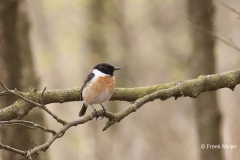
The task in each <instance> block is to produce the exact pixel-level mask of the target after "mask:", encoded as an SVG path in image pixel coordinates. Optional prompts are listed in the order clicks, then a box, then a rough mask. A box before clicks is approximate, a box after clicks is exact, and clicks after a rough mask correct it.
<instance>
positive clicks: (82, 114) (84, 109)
mask: <svg viewBox="0 0 240 160" xmlns="http://www.w3.org/2000/svg"><path fill="white" fill-rule="evenodd" d="M86 111H87V105H86V104H85V103H83V106H82V109H81V110H80V112H79V117H82V116H84V115H85V113H86Z"/></svg>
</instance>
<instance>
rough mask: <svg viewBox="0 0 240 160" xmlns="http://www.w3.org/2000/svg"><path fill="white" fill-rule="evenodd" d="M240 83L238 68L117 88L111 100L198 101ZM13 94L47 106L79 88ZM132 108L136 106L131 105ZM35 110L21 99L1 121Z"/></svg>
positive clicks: (69, 96) (62, 100)
mask: <svg viewBox="0 0 240 160" xmlns="http://www.w3.org/2000/svg"><path fill="white" fill-rule="evenodd" d="M1 83H2V82H1ZM239 83H240V70H239V69H237V70H232V71H229V72H225V73H221V74H213V75H206V76H199V77H198V78H197V79H192V80H186V81H180V82H174V83H167V84H158V85H152V86H147V87H137V88H116V89H115V92H114V94H113V96H112V97H111V99H110V100H120V101H128V102H134V101H136V100H138V101H139V100H141V99H140V98H142V99H143V98H144V97H145V96H147V97H149V96H151V95H155V94H157V93H158V96H154V99H156V98H157V99H161V100H165V99H168V98H170V97H175V98H178V97H181V96H185V97H186V96H188V97H192V98H195V97H197V96H198V95H199V94H200V93H202V92H206V91H214V90H217V89H220V88H230V89H232V90H233V89H234V87H235V86H236V85H237V84H239ZM13 92H17V94H18V95H20V96H23V97H24V98H26V99H27V100H30V101H33V102H35V103H38V104H44V105H46V104H50V103H65V102H71V101H79V100H80V98H79V95H80V88H79V87H76V88H72V89H62V90H47V91H45V92H44V95H42V91H37V89H35V88H33V87H30V88H29V91H28V92H20V91H16V90H15V91H13ZM153 93H154V94H153ZM1 95H4V96H6V93H5V91H4V92H0V96H1ZM145 98H146V97H145ZM154 99H153V100H154ZM133 105H134V104H132V105H131V106H133ZM34 107H36V105H34V104H33V103H29V102H27V101H25V100H23V99H21V98H20V99H18V100H17V101H16V102H15V103H13V104H12V105H10V106H8V107H6V108H3V109H1V110H0V121H8V120H12V119H15V118H18V119H20V118H22V117H24V116H25V115H27V114H28V112H29V111H30V110H31V109H32V108H34ZM122 112H123V111H122Z"/></svg>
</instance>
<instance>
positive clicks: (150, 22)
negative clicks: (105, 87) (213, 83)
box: [0, 0, 240, 160]
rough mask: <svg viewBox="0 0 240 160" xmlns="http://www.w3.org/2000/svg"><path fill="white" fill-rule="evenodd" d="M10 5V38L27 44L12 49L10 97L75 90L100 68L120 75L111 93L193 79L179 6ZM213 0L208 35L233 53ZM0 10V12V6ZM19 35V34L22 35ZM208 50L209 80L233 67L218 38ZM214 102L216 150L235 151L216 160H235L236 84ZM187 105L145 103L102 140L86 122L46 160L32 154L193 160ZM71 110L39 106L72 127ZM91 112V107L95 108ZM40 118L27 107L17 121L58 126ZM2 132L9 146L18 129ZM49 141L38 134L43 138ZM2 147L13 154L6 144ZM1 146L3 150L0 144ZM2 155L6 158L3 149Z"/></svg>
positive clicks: (42, 1) (228, 20) (235, 30)
mask: <svg viewBox="0 0 240 160" xmlns="http://www.w3.org/2000/svg"><path fill="white" fill-rule="evenodd" d="M18 2H19V3H18V4H17V5H16V6H15V7H17V9H18V11H20V14H19V16H20V18H21V21H20V22H18V23H17V24H16V25H18V26H20V29H19V30H20V32H19V31H18V32H17V33H18V35H17V36H18V37H19V38H18V41H19V42H23V43H24V42H26V40H27V39H28V36H29V38H30V39H29V44H30V46H28V45H26V44H22V45H21V46H24V47H20V48H19V52H20V53H21V54H22V55H23V56H22V58H23V57H24V58H23V59H24V63H22V64H21V65H19V66H21V67H22V68H23V75H22V79H23V80H21V83H22V87H18V85H17V83H19V81H18V77H19V76H20V75H17V74H13V75H15V76H16V77H15V78H14V77H13V78H12V79H15V82H12V85H10V84H6V85H8V86H12V89H13V88H15V87H16V88H18V90H23V91H27V89H28V87H29V86H30V85H33V86H34V87H37V88H38V89H39V90H42V89H43V88H44V87H45V86H46V87H47V89H67V88H73V87H81V85H82V84H83V81H84V79H85V77H86V75H87V74H88V72H89V70H90V69H91V68H92V67H93V66H94V65H95V64H97V63H99V62H103V61H105V62H109V63H111V64H113V65H115V66H119V67H122V69H121V70H120V71H118V72H116V73H115V77H116V80H117V87H124V88H128V87H139V86H148V85H153V84H160V83H169V82H175V81H181V80H187V79H190V78H197V76H198V75H196V76H194V77H193V74H192V73H193V72H196V70H194V67H192V66H191V62H193V60H194V56H192V53H191V52H192V51H193V50H194V48H193V46H194V45H193V43H194V42H193V40H192V39H191V32H190V30H191V29H190V27H191V25H193V24H192V22H191V21H190V20H189V19H188V17H189V15H188V5H189V4H188V1H183V0H181V1H173V0H152V1H147V0H139V1H137V0H128V1H124V0H123V1H116V0H112V1H101V0H99V1H95V0H71V1H68V0H57V1H56V0H51V1H49V0H38V1H35V0H25V1H18ZM213 2H214V3H213V5H214V7H215V17H214V19H213V27H214V29H215V33H216V34H218V35H219V36H220V37H222V38H223V39H226V40H228V41H230V42H232V43H234V44H238V46H240V32H239V28H240V20H239V17H238V16H237V15H236V14H234V13H233V12H231V11H230V10H228V9H226V8H225V7H223V6H222V5H220V4H219V3H215V1H213ZM222 2H224V3H225V4H228V5H229V6H232V7H233V8H235V9H236V10H238V11H240V1H239V0H222ZM0 9H2V8H1V4H0ZM2 13H3V12H2ZM0 16H1V17H4V16H5V15H0ZM9 19H11V17H9ZM21 22H22V23H21ZM13 25H15V24H13ZM10 29H11V28H9V30H10ZM28 29H29V35H28V34H27V33H28V32H27V31H26V30H28ZM10 31H11V30H10ZM196 32H197V30H196ZM21 38H26V39H25V40H23V39H21ZM12 43H13V42H12V41H11V42H10V44H11V45H13V44H12ZM215 43H216V44H215V46H214V56H215V63H214V62H213V63H212V64H213V65H214V66H215V71H214V72H215V73H220V72H225V71H229V70H232V69H237V68H239V64H240V59H239V54H240V53H239V52H237V51H236V50H234V49H232V48H231V47H229V46H228V45H226V44H223V43H222V42H220V41H218V40H216V41H215ZM28 52H32V55H28V54H27V53H28ZM13 57H14V58H13ZM13 57H12V58H9V57H8V60H9V59H14V60H16V59H17V57H16V56H13ZM29 57H30V59H28V58H29ZM19 59H21V57H20V58H19ZM196 59H197V58H195V60H196ZM0 62H1V63H3V62H4V59H0ZM12 63H15V62H11V64H12ZM208 63H211V62H208ZM200 66H202V67H205V64H204V63H201V64H200ZM0 67H1V64H0ZM200 74H201V73H200ZM202 74H204V73H202ZM4 75H7V73H6V74H2V75H1V76H2V77H1V79H4ZM33 75H35V76H33ZM6 77H10V76H5V78H6ZM9 83H10V82H9ZM203 94H205V93H203ZM209 94H214V93H213V92H211V93H209ZM216 94H217V98H216V101H217V104H218V106H219V108H220V113H221V115H222V118H221V123H220V136H221V139H222V142H221V144H233V145H238V146H237V148H236V149H234V150H228V149H225V150H224V149H223V150H222V153H223V157H224V158H225V159H226V160H238V159H240V138H239V134H240V128H239V126H240V118H239V116H238V113H239V112H240V108H239V104H240V100H239V97H238V96H240V89H239V86H237V87H236V89H235V91H234V92H232V91H231V90H230V89H221V90H218V91H217V92H216ZM200 97H201V96H200ZM6 101H7V100H6ZM12 101H14V100H12ZM194 101H196V99H191V98H179V99H177V100H174V98H171V99H168V100H166V101H160V100H159V101H154V102H152V103H148V104H146V105H145V106H144V107H142V108H141V109H140V110H138V111H137V112H136V113H134V114H131V115H130V116H128V117H126V118H125V119H123V120H122V121H121V123H118V124H115V125H114V126H112V127H111V128H109V129H108V130H107V131H105V132H102V128H103V126H104V124H105V123H106V121H107V120H106V119H103V120H98V121H95V120H93V121H90V122H88V123H86V124H84V125H79V126H77V127H74V128H71V129H69V130H68V131H67V132H66V134H65V135H64V136H63V137H62V138H60V139H58V140H57V141H55V142H54V143H53V144H52V145H51V147H50V148H49V149H48V150H47V152H46V153H43V152H41V153H40V155H41V156H43V157H44V158H43V159H58V160H66V159H72V160H75V159H76V160H77V159H88V160H103V159H104V160H111V159H114V160H120V159H125V160H132V159H138V160H144V159H162V160H175V159H184V160H192V159H195V160H198V159H199V160H200V156H199V154H200V151H201V149H200V145H201V144H199V142H198V131H197V126H196V125H197V123H196V112H195V109H194V108H195V102H194ZM7 104H11V103H10V102H8V103H7V102H6V104H5V105H3V106H4V107H5V106H6V105H7ZM104 105H105V106H106V108H107V110H108V111H112V112H117V111H120V110H123V109H124V108H125V107H127V106H128V105H129V104H128V103H126V102H122V101H121V102H120V101H116V102H106V103H105V104H104ZM81 106H82V102H71V103H64V104H51V105H48V108H49V109H50V110H52V111H53V112H54V113H55V114H57V115H58V116H59V117H61V118H63V119H65V120H67V121H72V120H74V119H78V118H79V117H78V112H79V110H80V108H81ZM96 107H97V108H98V109H101V106H96ZM88 112H89V113H90V112H92V109H90V108H89V110H88ZM40 113H42V111H41V110H40V109H38V108H34V109H33V111H31V112H30V113H29V115H27V117H26V119H28V120H32V121H34V122H38V120H39V121H40V122H41V123H45V125H46V126H48V127H49V128H53V129H58V128H60V127H61V125H60V124H57V123H56V122H55V120H53V119H52V118H51V117H50V116H49V115H47V114H45V113H43V114H40ZM39 114H40V115H39ZM43 119H44V120H43ZM42 121H44V122H42ZM11 128H13V127H8V128H7V129H8V130H7V131H3V129H1V131H2V132H3V134H4V132H6V133H5V135H4V136H3V137H2V138H1V139H2V141H3V142H4V140H5V139H13V141H15V138H14V134H16V135H15V136H17V135H20V134H21V132H22V130H26V128H23V127H19V128H18V130H17V132H16V130H14V131H13V130H12V129H11ZM30 132H31V133H27V135H28V134H35V135H36V132H37V131H30ZM49 136H50V135H46V138H48V137H49ZM6 137H7V138H6ZM25 137H26V138H27V139H23V140H22V142H19V143H21V145H23V144H25V143H26V141H30V139H29V137H28V136H25ZM42 138H43V139H44V138H45V135H44V134H43V132H41V131H40V132H37V136H36V137H35V138H32V137H31V139H34V141H35V142H37V143H38V144H41V143H43V142H44V141H43V140H41V139H42ZM7 142H9V141H7ZM11 144H13V146H16V145H14V142H12V143H11ZM11 144H9V143H7V145H11ZM32 146H33V144H30V147H32ZM28 148H29V147H28ZM26 149H27V148H26ZM2 153H3V155H4V154H5V155H6V154H9V153H5V152H3V151H2ZM10 154H13V153H10ZM38 157H40V156H38ZM3 159H4V158H3ZM14 159H16V157H15V158H14ZM4 160H5V159H4Z"/></svg>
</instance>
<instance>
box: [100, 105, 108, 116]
mask: <svg viewBox="0 0 240 160" xmlns="http://www.w3.org/2000/svg"><path fill="white" fill-rule="evenodd" d="M100 104H101V103H100ZM101 106H102V108H103V113H104V116H106V114H107V111H106V109H105V108H104V106H103V105H102V104H101ZM104 116H102V119H103V117H104Z"/></svg>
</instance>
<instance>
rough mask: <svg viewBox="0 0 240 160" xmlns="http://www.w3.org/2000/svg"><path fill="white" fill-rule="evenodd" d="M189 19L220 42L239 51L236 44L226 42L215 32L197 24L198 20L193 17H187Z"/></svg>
mask: <svg viewBox="0 0 240 160" xmlns="http://www.w3.org/2000/svg"><path fill="white" fill-rule="evenodd" d="M188 19H189V20H191V21H192V22H194V23H195V24H196V25H197V26H199V27H200V28H201V29H203V30H204V31H205V32H206V33H207V34H209V35H211V36H212V37H214V38H216V39H217V40H220V41H221V42H223V43H224V44H226V45H228V46H229V47H231V48H233V49H235V50H237V51H238V52H240V48H239V47H237V46H236V45H234V44H233V43H231V42H228V41H226V40H224V39H222V38H221V37H219V36H217V35H216V34H215V33H213V32H211V31H209V30H208V29H206V28H204V27H203V26H201V25H200V24H199V22H197V21H195V20H194V19H192V18H190V17H188Z"/></svg>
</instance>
